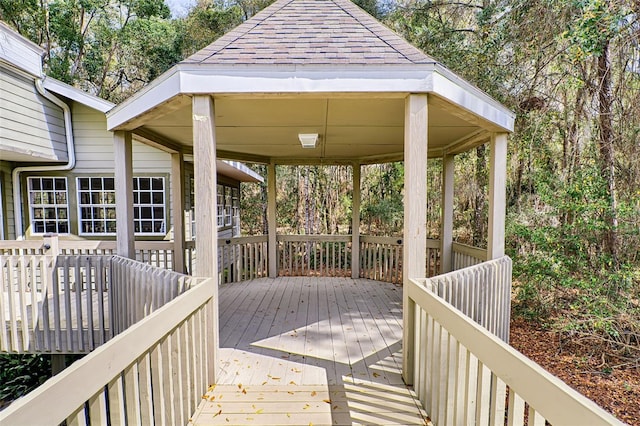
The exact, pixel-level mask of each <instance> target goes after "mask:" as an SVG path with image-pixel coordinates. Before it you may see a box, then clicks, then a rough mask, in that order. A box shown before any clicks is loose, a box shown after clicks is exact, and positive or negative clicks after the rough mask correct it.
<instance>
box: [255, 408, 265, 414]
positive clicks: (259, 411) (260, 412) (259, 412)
mask: <svg viewBox="0 0 640 426" xmlns="http://www.w3.org/2000/svg"><path fill="white" fill-rule="evenodd" d="M263 411H264V409H262V408H261V409H259V410H258V411H256V414H262V412H263Z"/></svg>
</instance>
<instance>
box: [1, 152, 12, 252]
mask: <svg viewBox="0 0 640 426" xmlns="http://www.w3.org/2000/svg"><path fill="white" fill-rule="evenodd" d="M12 182H13V181H12V177H11V164H10V163H7V162H6V161H0V186H2V188H1V189H2V200H1V204H2V205H1V206H0V207H1V208H2V209H3V210H2V219H3V223H0V226H2V227H3V229H4V238H5V239H7V240H14V239H15V238H16V233H15V226H14V222H13V220H14V215H13V183H12Z"/></svg>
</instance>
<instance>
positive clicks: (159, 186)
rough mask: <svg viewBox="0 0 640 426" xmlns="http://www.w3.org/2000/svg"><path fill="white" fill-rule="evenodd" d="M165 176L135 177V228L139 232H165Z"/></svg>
mask: <svg viewBox="0 0 640 426" xmlns="http://www.w3.org/2000/svg"><path fill="white" fill-rule="evenodd" d="M164 210H165V202H164V178H161V177H134V178H133V230H134V232H136V233H137V234H164V233H165V221H164V216H165V214H164V213H165V212H164Z"/></svg>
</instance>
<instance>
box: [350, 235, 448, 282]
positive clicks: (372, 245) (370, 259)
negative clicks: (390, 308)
mask: <svg viewBox="0 0 640 426" xmlns="http://www.w3.org/2000/svg"><path fill="white" fill-rule="evenodd" d="M425 266H426V271H427V276H429V277H431V276H433V275H437V274H438V273H439V270H440V241H439V240H432V239H428V240H427V257H426V265H425ZM360 277H361V278H368V279H371V280H377V281H385V282H390V283H394V284H402V238H401V237H374V236H369V235H362V236H361V237H360Z"/></svg>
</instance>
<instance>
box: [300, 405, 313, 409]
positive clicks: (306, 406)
mask: <svg viewBox="0 0 640 426" xmlns="http://www.w3.org/2000/svg"><path fill="white" fill-rule="evenodd" d="M309 407H311V406H310V405H309V404H304V407H302V409H303V410H308V409H309Z"/></svg>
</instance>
